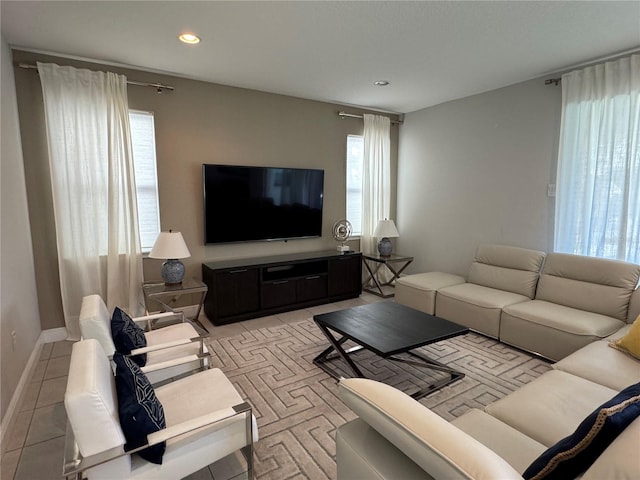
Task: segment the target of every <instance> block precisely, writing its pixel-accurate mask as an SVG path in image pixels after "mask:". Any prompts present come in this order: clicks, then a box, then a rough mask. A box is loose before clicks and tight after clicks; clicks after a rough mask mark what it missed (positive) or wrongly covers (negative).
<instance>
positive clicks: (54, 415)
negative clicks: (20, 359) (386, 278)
mask: <svg viewBox="0 0 640 480" xmlns="http://www.w3.org/2000/svg"><path fill="white" fill-rule="evenodd" d="M381 300H382V299H381V298H379V297H376V296H374V295H371V294H368V293H363V294H362V295H361V296H360V298H356V299H352V300H345V301H343V302H337V303H332V304H326V305H318V306H316V307H311V308H308V309H303V310H296V311H293V312H287V313H283V314H280V315H272V316H268V317H262V318H256V319H253V320H247V321H244V322H238V323H232V324H229V325H222V326H219V327H216V326H213V325H212V324H211V323H210V322H209V321H208V319H207V318H206V316H205V315H204V314H202V315H201V316H200V320H201V322H202V323H203V324H204V326H205V327H206V328H207V330H208V331H209V332H210V336H211V337H212V338H222V337H228V336H231V335H235V334H238V333H242V332H243V331H247V330H254V329H257V328H264V327H269V326H277V325H282V324H286V323H292V322H297V321H300V320H305V319H307V318H309V317H311V316H313V315H315V314H319V313H326V312H330V311H334V310H340V309H343V308H350V307H354V306H357V305H363V304H366V303H372V302H377V301H381ZM71 346H72V342H66V341H62V342H56V343H49V344H45V345H44V346H43V348H42V351H41V353H40V360H39V362H38V364H37V366H36V368H35V370H34V372H33V374H32V377H31V379H30V381H29V383H28V384H27V387H26V388H25V391H24V393H23V398H22V399H21V400H20V402H19V405H20V407H19V409H18V413H17V415H16V420H15V424H14V425H13V427H12V428H11V431H9V432H8V433H7V436H6V442H5V445H4V446H3V453H2V470H1V474H0V479H2V480H10V479H13V480H53V479H56V480H57V479H60V478H62V459H63V451H64V434H65V430H66V422H67V417H66V413H65V410H64V403H63V401H64V391H65V389H66V385H67V373H68V370H69V361H70V359H71ZM237 455H240V454H239V453H238V454H234V455H230V456H229V457H227V458H225V459H222V460H221V461H219V462H216V463H214V464H212V465H210V466H209V467H208V468H205V469H203V470H200V471H199V472H196V473H195V474H193V475H190V476H189V477H187V478H188V479H189V480H240V479H242V478H246V475H245V474H244V472H243V471H242V468H243V462H242V460H241V457H238V456H237Z"/></svg>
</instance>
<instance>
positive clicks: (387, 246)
mask: <svg viewBox="0 0 640 480" xmlns="http://www.w3.org/2000/svg"><path fill="white" fill-rule="evenodd" d="M373 236H374V237H376V238H379V239H380V241H379V242H378V253H379V254H380V256H381V257H388V256H389V255H391V250H392V248H393V245H391V240H389V238H390V237H399V236H400V234H399V233H398V229H397V228H396V224H395V223H393V220H387V219H386V218H385V219H384V220H380V221H379V222H378V226H377V227H376V231H375V232H373Z"/></svg>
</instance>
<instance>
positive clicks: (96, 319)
mask: <svg viewBox="0 0 640 480" xmlns="http://www.w3.org/2000/svg"><path fill="white" fill-rule="evenodd" d="M79 321H80V334H81V335H82V338H84V339H88V338H93V339H95V340H97V341H98V342H100V345H101V346H102V349H103V350H104V351H105V353H106V354H107V355H108V356H110V357H111V356H113V352H115V351H116V347H115V345H114V344H113V339H112V338H111V315H109V310H107V306H106V305H105V304H104V301H103V300H102V297H101V296H100V295H87V296H86V297H84V298H83V299H82V306H81V307H80V319H79Z"/></svg>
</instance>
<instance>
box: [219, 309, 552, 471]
mask: <svg viewBox="0 0 640 480" xmlns="http://www.w3.org/2000/svg"><path fill="white" fill-rule="evenodd" d="M209 344H210V346H211V349H210V351H211V353H212V356H213V361H212V363H213V366H214V367H218V368H220V369H221V370H222V371H223V372H224V373H225V374H226V375H227V377H228V378H229V380H230V381H231V382H232V383H233V384H234V386H235V387H236V388H237V390H238V392H239V393H240V395H241V396H242V397H243V398H244V399H246V400H247V401H248V402H249V403H251V405H252V406H253V409H254V415H255V416H256V419H257V421H258V432H259V436H260V439H259V441H258V442H257V443H256V445H255V457H254V458H255V462H254V468H255V477H256V478H257V479H260V480H267V479H270V480H271V479H273V480H285V479H311V480H316V479H317V480H322V479H335V478H336V463H335V453H336V452H335V450H336V447H335V432H336V429H337V428H338V427H339V426H340V425H342V424H344V423H346V422H348V421H350V420H352V419H354V418H355V414H354V413H353V412H351V410H350V409H349V408H347V407H346V406H345V405H344V404H343V403H342V401H341V400H340V398H339V396H338V388H337V382H336V380H335V379H333V378H332V377H330V376H329V375H327V374H326V373H325V372H324V371H323V370H321V369H320V368H318V367H316V366H315V365H314V364H313V363H312V360H313V358H314V357H315V356H316V355H318V354H319V353H320V352H321V351H322V350H324V349H325V348H326V347H327V346H328V342H327V340H326V338H325V337H324V336H323V335H322V333H321V332H320V330H319V329H318V328H317V327H316V325H315V323H313V320H311V319H309V320H305V321H302V322H297V323H291V324H287V325H282V326H277V327H269V328H262V329H258V330H252V331H249V332H246V333H243V334H239V335H235V336H231V337H225V338H221V339H213V340H210V341H209ZM345 346H346V347H348V345H347V344H345ZM416 351H417V352H420V353H423V354H425V355H427V356H428V357H430V358H432V359H434V360H438V361H439V362H441V363H444V364H445V365H449V366H452V367H454V368H455V369H457V370H460V371H462V372H464V373H465V374H466V376H465V377H464V378H463V379H462V380H459V381H457V382H455V383H453V384H451V385H449V386H447V387H445V388H443V389H441V390H439V391H437V392H435V393H433V394H431V395H428V396H426V397H423V398H422V399H420V403H422V404H423V405H425V406H427V407H429V408H430V409H432V410H433V411H434V412H436V413H437V414H439V415H440V416H441V417H443V418H444V419H446V420H451V419H453V418H455V417H457V416H460V415H462V414H463V413H464V412H466V411H467V410H469V409H470V408H483V407H484V406H486V405H488V404H489V403H492V402H494V401H495V400H498V399H499V398H502V397H504V396H505V395H507V394H509V393H510V392H512V391H514V390H516V389H517V388H519V387H520V386H522V385H524V384H526V383H528V382H530V381H531V380H533V379H534V378H536V377H538V376H540V375H541V374H542V373H544V372H546V371H547V370H549V369H550V368H551V367H550V364H549V363H547V362H546V361H544V360H542V359H539V358H536V357H532V356H530V355H528V354H526V353H524V352H522V351H520V350H517V349H514V348H511V347H509V346H507V345H504V344H501V343H499V342H497V341H496V340H493V339H490V338H487V337H484V336H482V335H479V334H475V333H469V334H467V335H464V336H460V337H455V338H452V339H449V340H444V341H441V342H438V343H434V344H431V345H428V346H426V347H422V348H420V349H417V350H416ZM355 360H356V362H357V363H358V365H359V366H360V367H361V369H362V370H363V373H364V374H365V376H367V377H368V378H374V379H376V380H379V381H382V382H385V383H388V384H390V385H393V386H395V387H396V388H398V389H400V390H402V391H405V392H407V393H409V394H411V393H413V391H415V390H416V389H417V388H418V387H419V386H424V385H425V384H426V383H430V382H431V380H432V379H430V378H429V375H428V373H426V372H428V371H426V370H424V369H415V368H413V367H411V366H410V365H408V364H404V363H398V362H391V361H388V360H384V359H380V358H379V357H377V356H375V355H373V354H371V353H370V352H367V351H364V350H363V351H361V352H358V353H356V354H355ZM339 362H341V360H336V361H335V362H334V365H333V366H334V367H338V368H339ZM436 375H437V374H436ZM212 400H213V399H212Z"/></svg>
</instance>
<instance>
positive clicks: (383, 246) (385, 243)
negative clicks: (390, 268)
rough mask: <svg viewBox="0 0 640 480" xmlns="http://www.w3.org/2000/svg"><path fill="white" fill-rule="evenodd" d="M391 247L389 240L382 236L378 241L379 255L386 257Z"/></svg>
mask: <svg viewBox="0 0 640 480" xmlns="http://www.w3.org/2000/svg"><path fill="white" fill-rule="evenodd" d="M392 249H393V245H392V244H391V240H389V239H388V238H387V237H384V238H382V239H381V240H380V241H379V242H378V253H379V254H380V256H381V257H388V256H389V255H391V250H392Z"/></svg>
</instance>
